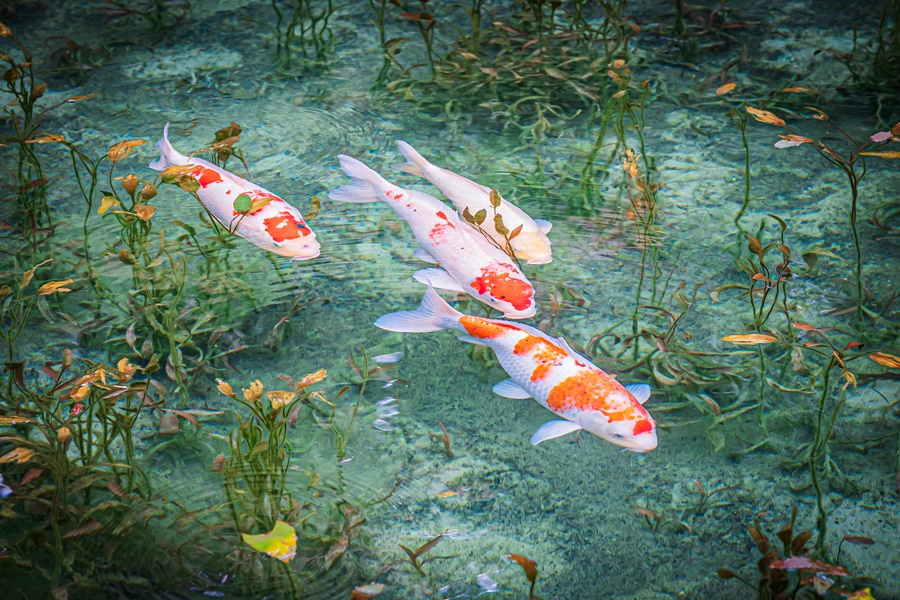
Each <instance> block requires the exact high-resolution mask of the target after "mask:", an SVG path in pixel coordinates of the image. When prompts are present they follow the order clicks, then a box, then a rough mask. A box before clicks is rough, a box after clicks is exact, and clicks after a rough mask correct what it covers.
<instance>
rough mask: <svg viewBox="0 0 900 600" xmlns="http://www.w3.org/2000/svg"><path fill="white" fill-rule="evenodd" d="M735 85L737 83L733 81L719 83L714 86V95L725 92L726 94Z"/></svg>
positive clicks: (721, 94) (722, 94) (720, 94)
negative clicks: (723, 83) (717, 85)
mask: <svg viewBox="0 0 900 600" xmlns="http://www.w3.org/2000/svg"><path fill="white" fill-rule="evenodd" d="M736 87H737V84H736V83H735V82H733V81H732V82H730V83H726V84H725V85H720V86H719V87H717V88H716V96H724V95H725V94H727V93H728V92H730V91H731V90H733V89H734V88H736Z"/></svg>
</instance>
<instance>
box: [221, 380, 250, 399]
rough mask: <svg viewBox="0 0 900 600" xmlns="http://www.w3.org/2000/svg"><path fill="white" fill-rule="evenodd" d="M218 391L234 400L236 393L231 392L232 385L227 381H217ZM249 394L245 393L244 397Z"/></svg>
mask: <svg viewBox="0 0 900 600" xmlns="http://www.w3.org/2000/svg"><path fill="white" fill-rule="evenodd" d="M216 389H217V390H219V391H220V392H222V393H223V394H225V395H226V396H228V397H229V398H234V397H235V395H234V392H233V391H231V385H230V384H229V383H228V382H227V381H222V380H221V379H216ZM246 395H247V394H246V393H245V394H244V396H246Z"/></svg>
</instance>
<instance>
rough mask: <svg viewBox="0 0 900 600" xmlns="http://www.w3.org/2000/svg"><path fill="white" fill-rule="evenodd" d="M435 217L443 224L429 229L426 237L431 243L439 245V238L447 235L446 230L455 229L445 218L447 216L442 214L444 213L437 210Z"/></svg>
mask: <svg viewBox="0 0 900 600" xmlns="http://www.w3.org/2000/svg"><path fill="white" fill-rule="evenodd" d="M437 217H438V218H439V219H441V220H442V221H444V222H443V223H438V224H436V225H435V226H434V227H432V228H431V231H429V232H428V237H429V238H431V241H433V242H434V243H435V244H439V243H441V238H443V237H444V236H445V235H446V234H447V233H448V230H450V229H456V227H454V226H453V223H451V222H450V219H448V218H447V215H445V214H444V211H442V210H439V211H438V212H437Z"/></svg>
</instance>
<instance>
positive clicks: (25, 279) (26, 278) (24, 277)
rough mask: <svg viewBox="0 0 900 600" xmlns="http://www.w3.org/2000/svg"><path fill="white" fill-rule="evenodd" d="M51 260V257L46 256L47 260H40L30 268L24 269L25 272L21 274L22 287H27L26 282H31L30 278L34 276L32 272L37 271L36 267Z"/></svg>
mask: <svg viewBox="0 0 900 600" xmlns="http://www.w3.org/2000/svg"><path fill="white" fill-rule="evenodd" d="M52 260H53V259H52V258H48V259H47V260H44V261H41V262H39V263H38V264H36V265H34V266H33V267H31V268H30V269H28V270H27V271H25V273H23V274H22V287H23V288H24V287H27V286H28V284H29V283H31V279H32V277H34V272H35V271H37V268H38V267H41V266H43V265H46V264H47V263H48V262H50V261H52Z"/></svg>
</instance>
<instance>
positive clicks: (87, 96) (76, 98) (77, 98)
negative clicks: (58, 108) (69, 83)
mask: <svg viewBox="0 0 900 600" xmlns="http://www.w3.org/2000/svg"><path fill="white" fill-rule="evenodd" d="M96 95H97V93H96V92H94V93H93V94H84V95H83V96H72V97H71V98H66V102H81V101H82V100H89V99H91V98H93V97H94V96H96Z"/></svg>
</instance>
